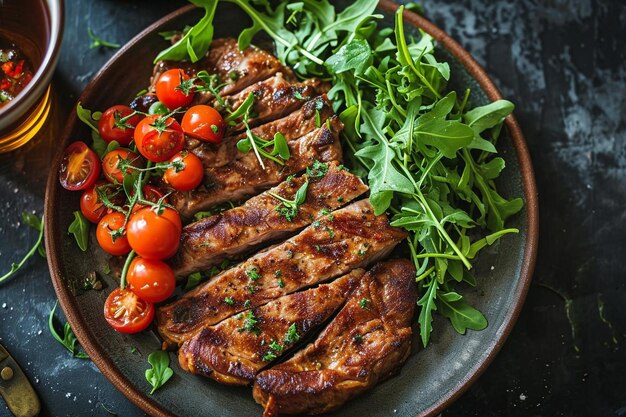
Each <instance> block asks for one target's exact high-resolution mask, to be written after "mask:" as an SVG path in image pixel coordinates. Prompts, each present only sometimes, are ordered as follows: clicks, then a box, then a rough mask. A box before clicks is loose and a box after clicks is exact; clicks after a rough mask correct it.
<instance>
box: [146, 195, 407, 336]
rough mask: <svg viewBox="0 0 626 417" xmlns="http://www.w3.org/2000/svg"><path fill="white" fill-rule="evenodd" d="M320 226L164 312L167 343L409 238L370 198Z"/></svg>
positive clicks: (162, 323)
mask: <svg viewBox="0 0 626 417" xmlns="http://www.w3.org/2000/svg"><path fill="white" fill-rule="evenodd" d="M315 223H316V224H314V225H311V226H309V227H307V228H306V229H305V230H303V231H302V232H300V234H298V235H296V236H294V237H292V238H290V239H288V240H286V241H285V242H283V243H281V244H280V245H277V246H274V247H272V248H270V249H267V250H265V251H263V252H260V253H258V254H257V255H255V256H253V257H252V258H250V259H248V260H247V261H245V262H243V263H241V264H239V265H237V266H236V267H233V268H231V269H229V270H226V271H224V272H222V273H221V274H219V275H217V276H216V277H214V278H213V279H211V280H210V281H208V282H207V283H205V284H204V285H201V286H199V287H197V288H195V289H194V290H192V291H190V292H188V293H187V294H185V295H184V296H183V297H182V298H180V299H179V300H177V301H175V302H174V303H171V304H169V305H166V306H164V307H161V308H159V310H158V312H157V320H158V330H159V332H160V333H161V336H163V339H164V340H165V342H166V345H167V344H170V343H171V344H177V343H180V342H182V341H184V340H185V339H188V338H190V337H192V336H193V335H194V334H195V333H196V332H198V331H199V330H200V329H201V328H202V327H205V326H208V325H212V324H215V323H219V322H220V321H222V320H223V319H225V318H227V317H229V316H232V315H233V314H236V313H238V312H240V311H242V310H244V309H245V308H246V307H245V306H244V301H243V300H246V299H248V300H250V303H251V306H252V307H255V306H259V305H263V304H265V303H267V302H268V301H270V300H272V299H275V298H278V297H280V296H283V295H285V294H290V293H292V292H295V291H298V290H299V289H302V288H306V287H309V286H312V285H315V284H318V283H320V282H324V281H326V280H328V279H331V278H334V277H336V276H339V275H341V274H344V273H346V272H347V271H350V270H352V269H354V268H359V267H363V266H366V265H368V264H370V263H371V262H374V261H376V260H378V259H380V258H381V257H384V256H386V255H387V254H389V252H391V250H392V249H393V248H394V247H395V246H396V245H397V244H398V243H399V242H400V241H401V240H402V239H404V238H405V237H406V233H405V232H404V231H402V230H401V229H397V228H394V227H391V226H390V225H389V219H388V218H387V216H386V215H384V214H383V215H381V216H375V215H374V209H373V208H372V206H371V204H370V203H369V201H368V200H361V201H358V202H356V203H352V204H350V205H349V206H347V207H344V208H343V209H340V210H337V211H334V212H333V213H332V215H331V216H324V217H322V218H320V219H319V220H318V221H317V222H315ZM277 274H279V275H280V277H281V278H282V280H281V281H279V280H278V277H277ZM281 282H282V284H283V285H280V283H281ZM224 297H232V298H233V300H234V302H233V304H232V305H231V304H225V303H224Z"/></svg>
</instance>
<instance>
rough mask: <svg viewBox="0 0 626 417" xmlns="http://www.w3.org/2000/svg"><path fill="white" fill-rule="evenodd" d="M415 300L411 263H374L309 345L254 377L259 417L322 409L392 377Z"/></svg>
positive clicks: (407, 341)
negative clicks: (334, 315) (260, 410)
mask: <svg viewBox="0 0 626 417" xmlns="http://www.w3.org/2000/svg"><path fill="white" fill-rule="evenodd" d="M416 300H417V286H416V284H415V268H414V266H413V264H412V263H411V262H410V261H408V260H405V259H401V260H392V261H387V262H383V263H380V264H378V265H376V266H374V267H373V268H372V269H371V270H370V271H369V272H368V273H367V274H365V275H364V276H363V278H362V280H361V284H360V286H359V287H358V288H357V289H356V290H355V291H354V292H353V293H352V295H351V296H350V299H349V300H348V301H347V302H346V305H345V306H344V307H343V308H342V309H341V311H340V312H339V313H338V314H337V316H336V317H335V318H334V319H333V320H332V321H331V322H330V324H329V325H328V327H327V328H326V329H324V331H323V332H322V333H321V334H320V335H319V337H318V338H317V339H316V340H315V341H314V342H313V343H311V344H310V345H308V346H307V347H305V348H304V349H303V350H301V351H299V352H298V353H296V354H295V355H294V356H293V357H292V358H291V359H289V360H287V361H286V362H283V363H281V364H279V365H276V366H275V367H273V368H271V369H268V370H266V371H262V372H261V373H259V374H258V375H257V377H256V380H255V384H254V389H253V395H254V399H255V400H256V401H257V402H258V403H259V404H261V405H263V406H264V407H265V413H264V417H270V416H277V415H278V414H279V413H284V414H299V413H309V414H320V413H325V412H328V411H331V410H334V409H337V408H338V407H339V406H341V405H342V404H344V403H345V402H346V401H348V400H349V399H350V398H353V397H354V396H356V395H358V394H360V393H361V392H363V391H366V390H368V389H370V388H372V387H373V386H374V385H376V384H377V383H378V382H380V381H383V380H385V379H387V378H389V377H391V376H392V375H394V374H395V373H396V372H397V371H398V370H399V368H400V366H401V365H402V364H403V363H404V361H405V360H406V358H407V357H408V355H409V353H410V348H411V327H410V326H411V320H412V317H413V312H414V308H415V303H416Z"/></svg>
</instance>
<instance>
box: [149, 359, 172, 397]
mask: <svg viewBox="0 0 626 417" xmlns="http://www.w3.org/2000/svg"><path fill="white" fill-rule="evenodd" d="M148 362H149V363H150V365H152V367H151V368H150V369H146V380H147V381H148V382H149V383H150V385H152V390H151V391H150V395H152V394H153V393H154V391H156V390H157V389H159V388H161V387H162V386H163V384H165V383H166V382H167V381H168V380H169V379H170V378H171V377H172V375H174V371H173V370H172V368H170V367H169V365H170V356H169V354H168V353H167V352H165V351H162V350H157V351H155V352H152V353H151V354H150V355H149V356H148Z"/></svg>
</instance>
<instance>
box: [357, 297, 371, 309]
mask: <svg viewBox="0 0 626 417" xmlns="http://www.w3.org/2000/svg"><path fill="white" fill-rule="evenodd" d="M369 303H371V301H370V300H368V299H367V298H361V300H360V301H359V307H361V308H362V309H363V310H369V309H370V308H369V307H368V305H369Z"/></svg>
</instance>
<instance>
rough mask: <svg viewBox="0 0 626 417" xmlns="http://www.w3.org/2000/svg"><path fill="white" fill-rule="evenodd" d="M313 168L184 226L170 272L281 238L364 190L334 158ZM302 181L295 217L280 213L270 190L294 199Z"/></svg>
mask: <svg viewBox="0 0 626 417" xmlns="http://www.w3.org/2000/svg"><path fill="white" fill-rule="evenodd" d="M316 167H317V170H314V171H312V175H311V176H308V175H303V176H301V177H298V178H293V179H290V180H289V181H285V182H283V183H281V184H280V185H278V186H277V187H275V188H272V189H270V190H269V191H267V192H265V193H263V194H260V195H258V196H256V197H253V198H251V199H250V200H248V201H246V203H245V204H244V205H242V206H240V207H236V208H233V209H230V210H227V211H224V212H222V213H218V214H215V215H213V216H211V217H207V218H205V219H202V220H200V221H198V222H195V223H192V224H189V225H187V226H185V228H184V229H183V233H182V237H181V245H180V250H179V252H178V254H177V256H176V257H175V258H174V259H173V260H172V261H173V268H174V272H175V273H176V276H178V277H184V276H187V275H189V274H191V273H192V272H196V271H200V270H204V269H207V268H209V267H211V266H213V265H218V264H219V263H221V262H222V261H223V260H224V259H227V258H232V257H234V256H237V255H241V254H244V253H246V252H250V251H251V249H253V248H255V247H257V246H258V245H259V244H261V243H263V242H267V241H270V240H274V239H277V238H280V237H285V236H287V235H289V234H290V233H293V232H296V231H298V230H299V229H302V228H303V227H305V226H307V225H309V224H311V222H313V220H315V219H316V218H317V217H319V216H321V215H324V214H328V213H330V212H331V211H332V210H335V209H337V208H339V207H341V206H343V205H344V204H346V203H348V202H349V201H351V200H353V199H355V198H357V197H358V196H360V195H361V194H363V193H364V192H365V191H367V186H366V185H365V184H363V182H362V181H361V180H360V179H359V178H358V177H357V176H355V175H352V174H350V173H349V172H347V171H345V170H343V169H340V168H339V167H338V166H337V163H336V162H331V163H329V164H317V165H316ZM324 172H325V174H324ZM322 174H324V175H323V176H321V175H322ZM320 176H321V177H320ZM305 182H309V185H308V189H307V193H306V200H305V201H304V203H303V204H301V205H300V206H298V211H297V213H295V216H293V217H291V216H289V215H288V216H287V217H286V216H285V214H284V213H283V214H281V213H280V212H279V210H280V209H281V208H282V203H281V201H280V200H278V199H276V198H275V197H273V196H272V194H274V195H277V196H280V197H282V198H284V199H286V200H291V201H294V200H295V197H296V193H297V192H298V190H299V189H300V187H302V186H303V184H304V183H305ZM287 214H289V213H287Z"/></svg>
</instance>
